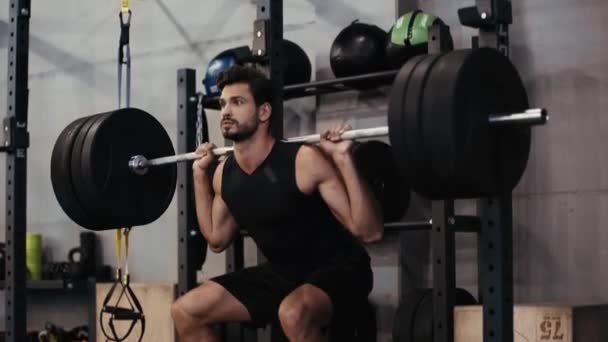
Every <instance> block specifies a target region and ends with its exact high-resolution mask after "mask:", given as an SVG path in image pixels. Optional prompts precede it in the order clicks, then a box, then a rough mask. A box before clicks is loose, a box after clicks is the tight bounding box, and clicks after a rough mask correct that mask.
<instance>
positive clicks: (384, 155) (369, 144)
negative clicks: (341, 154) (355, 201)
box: [352, 140, 410, 222]
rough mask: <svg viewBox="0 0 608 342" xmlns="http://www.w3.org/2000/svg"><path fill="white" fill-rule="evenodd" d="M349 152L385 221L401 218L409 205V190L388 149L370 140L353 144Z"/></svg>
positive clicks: (378, 142) (382, 143) (386, 145)
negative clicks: (380, 208)
mask: <svg viewBox="0 0 608 342" xmlns="http://www.w3.org/2000/svg"><path fill="white" fill-rule="evenodd" d="M352 153H353V159H354V162H355V166H356V168H357V170H358V171H359V173H360V174H361V177H362V178H363V179H365V180H366V181H367V183H368V184H369V186H370V188H371V190H372V192H373V193H374V196H375V197H376V199H377V201H378V203H379V204H380V205H381V206H382V212H383V219H384V222H393V221H397V220H399V219H400V218H402V217H403V215H404V214H405V211H406V210H407V208H408V206H409V202H410V190H409V188H408V187H407V186H406V183H405V182H404V180H403V178H402V177H401V172H399V168H398V166H397V163H396V162H395V159H394V157H393V152H392V149H391V146H390V145H388V144H386V143H384V142H382V141H377V140H369V141H366V142H363V143H357V144H355V145H354V147H353V152H352Z"/></svg>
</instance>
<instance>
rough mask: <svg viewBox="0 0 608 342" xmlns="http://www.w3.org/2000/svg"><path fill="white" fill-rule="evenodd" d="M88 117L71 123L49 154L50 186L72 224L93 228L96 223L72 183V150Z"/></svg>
mask: <svg viewBox="0 0 608 342" xmlns="http://www.w3.org/2000/svg"><path fill="white" fill-rule="evenodd" d="M89 118H90V117H83V118H79V119H77V120H74V121H72V122H71V123H70V124H69V125H67V126H66V127H65V128H64V129H63V131H62V132H61V133H60V134H59V136H58V138H57V140H56V141H55V145H54V147H53V152H52V154H51V184H52V186H53V192H54V193H55V197H56V198H57V202H59V206H60V207H61V208H62V209H63V211H64V212H65V213H66V215H67V216H68V217H69V218H70V219H71V220H72V221H74V223H76V224H78V225H80V226H82V227H94V226H95V225H96V221H95V220H94V219H92V218H91V217H90V216H89V215H88V214H87V212H85V211H84V209H83V208H82V205H81V203H80V200H79V198H78V196H77V194H76V190H75V188H74V184H73V182H72V169H71V161H72V148H73V146H74V140H75V139H76V136H77V135H78V133H79V132H80V130H81V128H82V126H83V124H85V123H86V121H87V120H88V119H89Z"/></svg>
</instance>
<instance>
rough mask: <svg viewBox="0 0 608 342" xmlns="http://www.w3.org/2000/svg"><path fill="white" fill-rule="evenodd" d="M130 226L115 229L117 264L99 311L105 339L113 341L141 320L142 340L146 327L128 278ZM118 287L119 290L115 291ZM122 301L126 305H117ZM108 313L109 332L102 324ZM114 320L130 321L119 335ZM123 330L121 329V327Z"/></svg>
mask: <svg viewBox="0 0 608 342" xmlns="http://www.w3.org/2000/svg"><path fill="white" fill-rule="evenodd" d="M130 231H131V228H125V229H117V230H116V257H117V260H118V261H117V265H116V280H115V281H114V284H113V285H112V287H111V288H110V290H109V291H108V294H107V295H106V298H105V299H104V300H103V305H102V308H101V312H100V315H99V325H100V326H101V330H102V331H103V334H104V336H105V337H106V341H114V342H120V341H124V340H125V339H126V338H127V337H128V336H129V335H130V334H131V332H132V331H133V328H134V327H135V324H137V322H138V321H140V322H141V333H140V335H139V339H138V341H142V338H143V336H144V332H145V328H146V319H145V316H144V312H143V309H142V307H141V304H140V303H139V300H138V299H137V297H136V296H135V293H133V290H131V287H130V286H129V283H130V278H129V233H130ZM123 235H124V238H125V270H124V274H123V273H122V264H121V262H122V253H121V252H122V236H123ZM117 288H118V290H119V291H116V290H117ZM114 292H118V296H117V298H116V300H115V301H112V298H113V297H114ZM111 301H112V303H111ZM121 301H122V302H126V304H127V305H126V306H125V305H124V304H123V305H121V306H119V304H120V303H121ZM105 315H109V316H110V318H109V320H108V323H107V325H108V326H109V327H110V332H111V334H110V333H109V332H108V331H107V330H106V325H105V324H104V316H105ZM114 321H125V322H128V321H130V325H129V327H128V329H127V331H126V332H124V333H123V334H122V336H120V337H119V334H118V333H117V332H116V327H115V325H114ZM121 330H123V329H121Z"/></svg>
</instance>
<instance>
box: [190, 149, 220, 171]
mask: <svg viewBox="0 0 608 342" xmlns="http://www.w3.org/2000/svg"><path fill="white" fill-rule="evenodd" d="M214 148H215V145H213V144H212V143H204V144H200V145H198V147H197V148H196V151H195V152H194V153H196V155H197V156H198V159H196V160H195V161H194V162H193V163H192V169H193V171H195V172H196V171H199V172H200V171H208V170H210V169H211V168H212V167H213V166H214V164H215V162H216V161H217V156H216V155H215V154H213V149H214Z"/></svg>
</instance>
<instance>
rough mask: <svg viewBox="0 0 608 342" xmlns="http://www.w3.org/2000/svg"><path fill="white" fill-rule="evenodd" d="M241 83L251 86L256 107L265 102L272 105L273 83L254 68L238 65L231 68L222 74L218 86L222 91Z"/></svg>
mask: <svg viewBox="0 0 608 342" xmlns="http://www.w3.org/2000/svg"><path fill="white" fill-rule="evenodd" d="M240 82H245V83H247V84H249V89H250V90H251V94H252V95H253V99H254V101H255V105H256V106H260V105H262V104H263V103H264V102H268V103H272V83H271V82H270V80H269V79H268V77H266V75H264V74H263V73H262V72H261V71H259V70H257V69H255V68H253V67H248V66H242V65H238V64H237V65H233V66H231V67H230V68H228V69H226V70H224V71H222V72H221V73H220V75H219V76H218V81H217V86H218V88H219V89H220V91H221V90H222V89H224V87H225V86H227V85H231V84H235V83H240Z"/></svg>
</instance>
